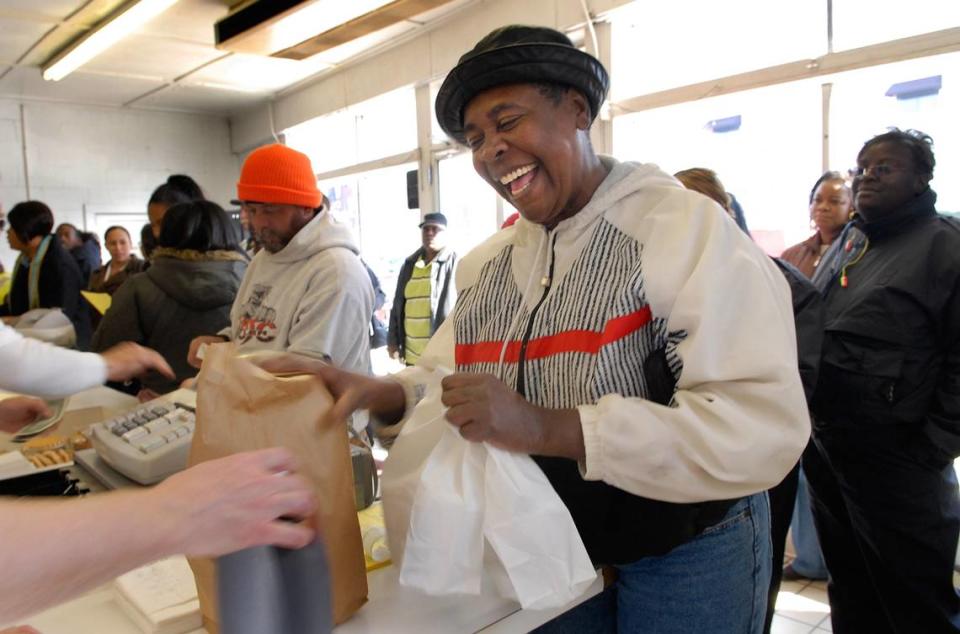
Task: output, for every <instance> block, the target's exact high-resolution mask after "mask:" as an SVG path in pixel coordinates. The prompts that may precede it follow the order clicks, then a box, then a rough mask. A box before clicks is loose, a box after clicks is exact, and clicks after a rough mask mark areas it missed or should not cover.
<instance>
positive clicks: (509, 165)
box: [463, 84, 596, 227]
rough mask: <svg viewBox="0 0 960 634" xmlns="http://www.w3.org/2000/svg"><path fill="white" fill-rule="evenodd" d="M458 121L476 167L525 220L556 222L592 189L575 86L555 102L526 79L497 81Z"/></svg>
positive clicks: (586, 117)
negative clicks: (510, 81) (497, 84)
mask: <svg viewBox="0 0 960 634" xmlns="http://www.w3.org/2000/svg"><path fill="white" fill-rule="evenodd" d="M463 122H464V137H465V140H466V144H467V146H468V147H469V148H470V150H471V151H472V152H473V167H474V169H476V170H477V173H478V174H480V176H481V177H483V179H484V180H486V181H487V182H488V183H489V184H490V186H491V187H493V188H494V189H495V190H496V191H497V193H499V194H500V195H501V196H503V198H505V199H506V200H507V201H509V202H510V204H512V205H513V206H514V207H516V208H517V210H518V211H519V212H520V213H521V214H522V215H523V217H524V218H526V219H527V220H530V221H531V222H536V223H539V224H542V225H545V226H547V227H554V226H556V224H557V223H558V222H560V221H561V220H563V219H564V218H569V217H570V216H572V215H574V214H576V213H577V212H578V211H580V210H581V209H582V208H583V207H584V205H586V204H587V203H588V202H589V201H590V198H591V196H593V192H594V190H596V184H592V181H591V179H590V178H588V171H589V164H590V161H589V160H588V159H590V158H592V157H591V155H590V154H589V151H588V149H587V148H586V147H585V140H584V139H585V138H586V135H585V134H581V132H582V131H584V130H587V129H589V127H590V110H589V106H588V104H587V102H586V99H584V97H583V96H582V95H581V94H580V93H578V92H576V91H575V90H568V91H566V92H565V93H564V94H563V96H562V98H561V100H560V103H559V104H557V103H554V101H552V100H551V98H550V97H548V96H545V95H544V94H542V93H541V92H540V88H539V87H537V86H534V85H531V84H507V85H503V86H496V87H494V88H491V89H489V90H486V91H484V92H482V93H480V94H479V95H477V96H476V97H474V98H473V99H472V100H471V101H470V103H469V104H467V107H466V109H465V110H464V116H463Z"/></svg>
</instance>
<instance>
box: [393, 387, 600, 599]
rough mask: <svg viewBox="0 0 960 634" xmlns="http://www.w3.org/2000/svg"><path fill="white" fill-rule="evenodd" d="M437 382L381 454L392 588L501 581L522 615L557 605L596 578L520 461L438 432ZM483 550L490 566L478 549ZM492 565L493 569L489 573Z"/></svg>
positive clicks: (552, 501) (449, 589) (451, 588)
mask: <svg viewBox="0 0 960 634" xmlns="http://www.w3.org/2000/svg"><path fill="white" fill-rule="evenodd" d="M441 378H442V373H441V372H435V373H434V376H433V377H431V378H430V380H428V381H426V383H427V385H428V388H427V393H426V395H425V397H424V399H423V400H422V401H421V402H420V403H419V404H418V405H417V407H416V408H415V409H414V410H413V412H412V414H411V416H410V417H409V419H408V420H407V422H406V425H405V427H404V429H403V431H402V432H401V434H400V436H399V437H398V439H397V441H396V444H395V445H394V447H393V449H392V451H391V452H390V457H389V458H388V459H387V463H386V465H385V467H384V474H383V480H382V483H383V492H384V495H383V498H384V499H383V505H384V514H385V519H386V524H387V535H388V537H389V539H390V549H391V552H392V553H393V554H394V559H395V560H396V561H399V562H400V565H401V573H400V582H401V583H402V584H404V585H408V586H412V587H416V588H418V589H421V590H423V591H424V592H427V593H429V594H458V593H468V594H477V593H479V592H480V590H481V586H482V585H483V584H482V580H483V578H484V577H485V576H489V577H490V578H491V579H493V580H494V581H498V580H500V579H506V580H507V581H508V583H507V584H506V585H507V588H505V589H504V593H505V594H508V595H509V596H512V597H513V598H516V599H517V600H518V601H519V602H520V603H521V605H522V606H523V607H524V608H548V607H556V606H560V605H563V604H565V603H567V602H569V601H571V600H572V599H574V598H576V597H577V596H578V595H580V594H581V593H582V592H583V591H584V590H585V589H586V588H587V586H589V584H590V583H591V582H592V581H593V580H594V578H595V577H596V572H595V571H594V568H593V565H592V564H591V562H590V559H589V557H588V556H587V552H586V549H585V548H584V546H583V542H582V541H581V539H580V536H579V534H578V533H577V529H576V527H575V526H574V523H573V520H572V518H571V517H570V514H569V512H568V511H567V509H566V507H565V506H564V504H563V502H562V501H561V500H560V498H559V496H557V494H556V492H555V491H554V490H553V487H551V485H550V483H549V482H548V481H547V479H546V476H544V475H543V472H542V471H540V469H539V467H537V465H536V463H534V462H533V460H532V459H531V458H530V457H529V456H526V455H523V454H517V453H509V452H506V451H503V450H501V449H497V448H495V447H490V446H488V445H487V444H485V443H475V442H469V441H467V440H464V439H463V438H462V437H461V436H460V433H459V432H458V431H457V430H456V429H455V428H453V427H452V426H451V425H450V424H448V423H447V421H446V419H445V417H444V414H445V411H446V409H445V407H444V406H443V404H442V403H441V388H440V379H441ZM487 545H489V546H490V548H491V549H492V552H493V554H495V557H490V556H489V555H490V554H491V553H489V552H487V553H486V555H487V557H486V561H487V562H488V563H487V565H486V567H484V561H485V552H484V550H485V548H486V546H487ZM490 562H493V563H490Z"/></svg>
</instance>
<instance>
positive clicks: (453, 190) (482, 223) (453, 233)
mask: <svg viewBox="0 0 960 634" xmlns="http://www.w3.org/2000/svg"><path fill="white" fill-rule="evenodd" d="M500 205H501V208H503V209H505V207H503V203H502V201H501V203H500ZM497 209H498V202H497V193H496V192H495V191H493V188H492V187H490V185H488V184H487V183H486V182H485V181H484V180H483V179H482V178H480V176H479V175H478V174H477V172H476V171H475V170H474V169H473V161H472V159H471V157H470V153H469V152H465V153H461V154H457V155H455V156H452V157H450V158H446V159H443V160H442V161H440V210H441V211H443V213H444V215H446V217H447V221H448V222H449V223H450V228H449V229H448V231H449V234H450V245H451V246H452V247H454V249H455V250H456V251H457V253H459V254H460V255H463V254H465V253H466V252H467V251H469V250H470V249H472V248H473V247H475V246H477V245H478V244H480V243H481V242H483V241H484V240H486V239H487V238H488V237H490V236H491V235H493V233H494V232H496V231H497V229H499V227H500V225H499V222H498V212H497ZM507 213H512V209H511V210H509V211H508V212H507Z"/></svg>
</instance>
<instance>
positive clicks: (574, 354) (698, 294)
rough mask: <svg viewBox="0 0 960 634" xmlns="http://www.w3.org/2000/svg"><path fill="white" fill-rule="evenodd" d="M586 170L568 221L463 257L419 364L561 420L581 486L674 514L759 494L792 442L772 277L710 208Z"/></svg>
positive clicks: (790, 461) (785, 291)
mask: <svg viewBox="0 0 960 634" xmlns="http://www.w3.org/2000/svg"><path fill="white" fill-rule="evenodd" d="M603 161H604V162H605V164H607V166H608V167H610V168H611V170H610V173H609V175H608V176H607V178H606V179H605V180H604V181H603V183H602V184H601V186H600V187H599V188H598V190H597V191H596V193H595V194H594V196H593V198H592V199H591V201H590V203H589V204H588V205H587V206H586V207H584V208H583V209H582V210H581V211H580V212H579V213H578V214H577V215H575V216H573V217H572V218H568V219H566V220H564V221H562V222H561V223H559V224H558V225H557V227H556V228H554V229H553V230H552V231H547V230H546V229H545V228H544V227H542V226H541V225H537V224H533V223H530V222H527V221H526V220H523V219H521V220H520V221H519V222H517V223H516V225H514V226H513V227H510V228H508V229H505V230H503V231H500V232H498V233H497V234H496V235H494V236H492V237H491V238H490V239H488V240H487V241H486V242H484V243H483V244H481V245H480V246H478V247H477V248H476V249H474V250H473V251H472V252H471V253H469V254H468V255H467V256H466V257H464V258H463V260H462V261H461V263H460V266H459V270H458V271H457V287H458V293H459V299H458V302H457V306H456V310H455V312H454V317H453V318H452V319H447V321H446V322H445V323H444V324H443V326H442V327H441V328H440V330H438V331H437V333H436V335H434V338H433V339H432V340H431V342H430V344H429V345H428V347H427V350H426V351H425V353H424V356H423V358H422V360H421V364H422V365H423V366H425V367H435V366H444V367H448V368H454V367H455V368H456V369H457V370H458V371H470V372H492V373H494V374H496V375H497V376H498V377H500V378H501V379H502V380H504V381H505V382H506V383H507V384H508V385H510V386H512V387H515V388H517V389H518V390H519V391H521V393H523V394H524V395H525V397H526V398H527V399H528V400H530V401H531V402H533V403H536V404H538V405H541V406H545V407H554V408H571V407H575V408H577V409H578V410H579V412H580V419H581V424H582V426H583V436H584V441H585V445H586V460H585V461H584V462H583V463H582V464H581V465H579V467H580V474H581V475H582V477H583V478H584V479H585V480H587V481H590V480H602V481H604V482H606V483H607V484H609V485H612V486H613V487H616V488H619V489H622V490H623V491H626V492H628V493H630V494H633V495H635V496H642V497H644V498H649V499H652V500H662V501H666V502H677V503H690V502H701V501H707V500H723V499H733V498H739V497H742V496H744V495H749V494H752V493H755V492H758V491H762V490H764V489H767V488H769V487H772V486H774V485H776V484H777V483H779V482H780V480H781V479H782V478H783V477H784V475H786V473H787V472H788V471H789V470H790V469H791V468H792V467H793V466H794V465H795V464H796V462H797V459H798V457H799V456H800V453H801V452H802V450H803V448H804V447H805V446H806V444H807V440H808V438H809V434H810V426H809V417H808V414H807V407H806V401H805V399H804V393H803V388H802V386H801V383H800V378H799V374H798V370H797V353H796V339H795V335H794V324H793V313H792V309H791V301H790V291H789V287H788V285H787V283H786V281H785V280H784V278H783V275H782V274H781V273H780V272H779V271H778V270H777V269H776V267H775V266H774V265H773V263H772V262H771V261H770V259H769V258H768V257H767V256H766V255H764V254H763V253H762V252H761V250H760V249H759V248H758V247H757V246H756V245H754V244H753V243H752V242H751V241H750V240H749V238H748V237H747V236H745V235H744V234H743V232H741V231H740V230H739V229H738V228H737V226H736V225H735V224H734V222H733V221H732V220H731V219H730V218H728V217H727V216H726V214H724V213H723V210H722V209H721V208H720V207H719V206H718V205H716V204H715V203H714V202H712V201H710V200H709V199H707V198H706V197H704V196H701V195H700V194H697V193H694V192H690V191H687V190H685V189H684V188H683V187H682V186H681V185H680V184H679V183H678V182H677V181H676V180H675V179H673V178H672V177H670V176H669V175H667V174H665V173H663V172H662V171H660V170H659V169H658V168H657V167H655V166H653V165H641V164H635V163H618V162H616V161H615V160H613V159H610V158H607V157H604V158H603ZM422 377H423V373H421V372H418V371H417V370H416V369H415V368H412V369H411V370H409V371H406V372H404V373H401V374H400V375H398V378H399V379H400V380H401V381H403V382H405V383H407V384H408V386H409V387H412V386H413V384H415V383H416V382H417V381H420V380H422ZM415 392H416V390H408V394H411V393H415ZM408 405H411V404H410V403H408ZM541 466H543V465H541ZM545 471H547V469H546V468H545ZM549 475H550V473H549V471H548V476H549ZM555 486H556V483H555ZM558 490H559V487H558ZM561 495H562V492H561Z"/></svg>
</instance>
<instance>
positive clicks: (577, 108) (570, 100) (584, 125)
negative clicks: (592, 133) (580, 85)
mask: <svg viewBox="0 0 960 634" xmlns="http://www.w3.org/2000/svg"><path fill="white" fill-rule="evenodd" d="M566 100H567V104H568V105H569V107H571V108H572V109H573V113H574V120H575V121H576V125H577V129H578V130H589V129H590V124H591V123H592V122H593V116H592V113H591V112H590V102H588V101H587V98H586V97H584V96H583V94H582V93H581V92H580V91H579V90H574V89H573V88H570V89H569V90H567V93H566Z"/></svg>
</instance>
